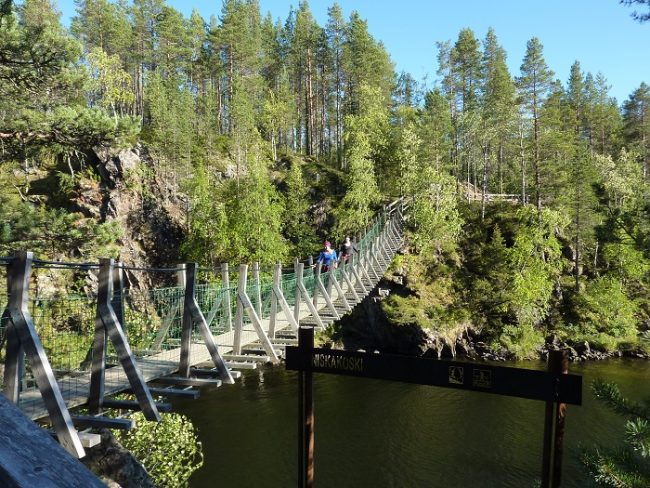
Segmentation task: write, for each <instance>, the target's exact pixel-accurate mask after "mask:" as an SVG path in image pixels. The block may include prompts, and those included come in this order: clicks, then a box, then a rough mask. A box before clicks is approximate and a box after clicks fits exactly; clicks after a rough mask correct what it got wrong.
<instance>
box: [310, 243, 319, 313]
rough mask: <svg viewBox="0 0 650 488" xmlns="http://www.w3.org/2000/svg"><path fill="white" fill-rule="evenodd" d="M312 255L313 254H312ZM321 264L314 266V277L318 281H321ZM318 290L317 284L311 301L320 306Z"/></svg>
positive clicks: (315, 305)
mask: <svg viewBox="0 0 650 488" xmlns="http://www.w3.org/2000/svg"><path fill="white" fill-rule="evenodd" d="M310 257H311V256H310ZM320 274H321V265H320V264H316V268H314V279H315V280H316V283H321V282H322V281H321V276H320ZM318 291H319V287H318V286H315V287H314V296H313V297H312V298H311V303H313V304H314V307H316V308H318Z"/></svg>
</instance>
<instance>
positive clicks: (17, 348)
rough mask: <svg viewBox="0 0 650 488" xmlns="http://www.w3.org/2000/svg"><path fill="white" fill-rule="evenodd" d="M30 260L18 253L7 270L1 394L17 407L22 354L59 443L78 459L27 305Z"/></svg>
mask: <svg viewBox="0 0 650 488" xmlns="http://www.w3.org/2000/svg"><path fill="white" fill-rule="evenodd" d="M33 259H34V256H33V254H32V253H31V252H25V251H18V252H16V253H15V254H14V258H13V259H12V260H11V263H10V264H9V268H8V270H7V274H8V276H7V290H8V292H9V303H8V305H7V310H6V312H5V313H4V314H3V317H4V318H6V319H9V323H8V325H7V327H6V332H5V334H6V337H7V350H6V357H5V373H4V394H5V396H6V397H7V398H8V399H9V400H10V401H12V402H13V403H14V404H16V405H18V404H19V400H20V380H21V378H22V375H23V370H24V361H25V354H26V355H27V359H28V360H29V363H30V366H31V369H32V373H33V374H34V378H35V379H36V384H37V386H38V389H39V391H40V393H41V396H42V398H43V402H44V403H45V406H46V408H47V411H48V413H49V415H50V420H51V421H52V425H53V426H54V430H55V432H56V435H57V436H58V438H59V442H60V443H61V445H62V446H63V447H64V448H65V449H66V451H68V452H69V453H70V454H72V455H73V456H75V457H78V458H82V457H84V456H85V455H86V453H85V451H84V448H83V446H82V445H81V440H79V435H78V434H77V431H76V430H75V428H74V425H73V423H72V418H71V417H70V412H69V411H68V407H67V406H66V404H65V401H64V400H63V395H62V394H61V389H60V388H59V384H58V383H57V382H56V378H55V377H54V372H53V371H52V367H51V366H50V362H49V360H48V359H47V355H46V354H45V349H43V344H42V343H41V339H40V338H39V336H38V334H37V333H36V327H34V322H33V321H32V316H31V314H30V313H29V309H28V306H27V302H28V300H29V278H30V276H31V274H32V261H33Z"/></svg>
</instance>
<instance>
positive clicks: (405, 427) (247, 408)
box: [174, 360, 650, 488]
mask: <svg viewBox="0 0 650 488" xmlns="http://www.w3.org/2000/svg"><path fill="white" fill-rule="evenodd" d="M513 366H514V365H513ZM516 366H518V367H532V368H544V365H543V364H542V363H524V364H517V365H516ZM571 372H572V373H576V374H581V375H583V376H584V380H583V381H584V385H585V391H584V393H583V394H584V405H583V406H582V407H569V409H568V414H567V424H566V437H565V442H566V443H565V457H564V467H565V469H564V474H563V480H564V482H563V485H562V486H563V487H567V488H572V487H581V486H585V485H587V483H586V480H585V475H584V472H583V471H582V468H581V466H580V463H579V459H578V456H579V453H580V449H581V447H582V446H587V447H589V446H592V445H594V444H595V443H597V442H601V443H603V444H608V445H612V444H616V443H618V442H620V441H621V440H622V438H623V428H622V426H623V420H622V419H620V418H619V417H617V416H615V415H614V414H612V413H610V412H609V411H608V410H607V409H606V408H605V407H604V406H603V405H601V404H600V403H598V402H597V401H596V400H595V399H594V397H593V395H592V394H591V391H590V389H589V387H590V386H589V385H590V384H591V382H592V381H593V380H594V379H596V378H597V377H601V378H604V379H606V380H610V381H615V382H617V383H618V384H619V386H620V388H621V390H622V392H623V393H624V394H626V395H629V396H630V397H631V398H636V399H639V398H642V397H645V396H648V395H650V382H648V381H647V378H648V377H649V376H650V362H644V361H638V360H637V361H634V360H618V361H607V362H592V363H586V364H577V365H574V364H572V365H571ZM314 388H315V402H316V407H315V408H316V433H315V438H316V468H315V469H316V471H315V472H316V486H317V487H319V488H330V487H336V488H347V487H350V488H352V487H354V488H359V487H376V488H383V487H386V488H388V487H391V488H392V487H394V488H397V487H400V488H402V487H403V488H413V487H432V488H436V487H441V488H442V487H444V488H453V487H475V488H483V487H485V488H496V487H512V488H526V487H534V486H536V485H537V483H536V481H537V480H538V479H539V472H540V468H541V450H542V431H543V411H544V404H543V403H542V402H536V401H532V400H524V399H518V398H508V397H501V396H496V395H490V394H482V393H476V392H471V391H460V390H449V389H443V388H435V387H427V386H418V385H407V384H401V383H395V382H386V381H379V380H368V379H360V378H350V377H337V376H329V375H315V380H314ZM296 398H297V377H296V374H295V373H292V372H287V371H285V370H284V368H283V367H281V366H280V367H275V368H264V369H261V370H258V371H249V372H247V373H246V374H244V375H243V377H242V380H241V381H240V382H238V383H237V385H235V386H232V387H229V386H224V387H221V388H219V389H204V390H203V391H202V394H201V398H200V399H199V400H195V401H177V402H175V404H174V410H175V411H177V412H179V413H184V414H186V415H188V416H189V417H190V418H191V419H192V421H193V422H194V425H195V426H196V427H197V428H198V429H199V435H200V439H201V441H202V442H203V449H204V454H205V466H204V467H203V468H201V469H200V470H199V471H197V472H196V473H195V474H194V476H193V477H192V479H191V483H190V486H191V487H192V488H203V487H206V488H207V487H215V486H223V487H237V488H239V487H241V488H247V487H261V486H264V487H270V488H275V487H278V488H283V487H293V486H296V485H297V464H296V461H297V439H296V436H297V422H298V420H297V399H296Z"/></svg>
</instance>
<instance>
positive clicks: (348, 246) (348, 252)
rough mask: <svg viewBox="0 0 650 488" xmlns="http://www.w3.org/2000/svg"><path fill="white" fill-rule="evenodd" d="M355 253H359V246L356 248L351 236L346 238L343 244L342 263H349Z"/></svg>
mask: <svg viewBox="0 0 650 488" xmlns="http://www.w3.org/2000/svg"><path fill="white" fill-rule="evenodd" d="M355 251H358V249H357V246H355V245H354V243H353V242H352V241H351V240H350V236H345V241H343V244H341V253H340V254H341V262H342V263H343V264H345V263H347V262H348V259H350V257H351V256H352V254H354V253H355Z"/></svg>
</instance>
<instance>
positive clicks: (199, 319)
mask: <svg viewBox="0 0 650 488" xmlns="http://www.w3.org/2000/svg"><path fill="white" fill-rule="evenodd" d="M196 270H197V265H196V263H189V264H187V265H185V277H186V286H185V301H184V303H183V333H182V336H181V337H182V338H181V362H180V366H179V368H178V372H179V375H180V376H184V377H185V378H189V377H190V368H191V366H192V360H191V356H190V347H191V344H192V329H193V326H194V324H196V325H197V326H198V329H199V332H200V333H201V337H202V338H203V343H204V344H205V347H207V349H208V352H209V353H210V358H211V359H212V363H213V364H214V366H215V368H216V369H217V371H218V372H219V379H221V380H222V381H223V382H224V383H228V384H234V383H235V380H234V379H233V377H232V375H231V374H230V370H229V369H228V366H226V363H225V362H224V360H223V358H222V357H221V354H219V347H218V346H217V344H216V343H215V342H214V336H213V335H212V331H211V330H210V327H208V322H207V321H206V320H205V317H204V316H203V312H201V308H200V307H199V304H198V302H197V301H196Z"/></svg>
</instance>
